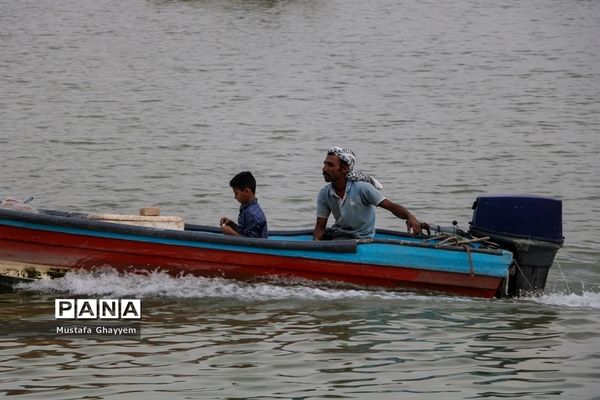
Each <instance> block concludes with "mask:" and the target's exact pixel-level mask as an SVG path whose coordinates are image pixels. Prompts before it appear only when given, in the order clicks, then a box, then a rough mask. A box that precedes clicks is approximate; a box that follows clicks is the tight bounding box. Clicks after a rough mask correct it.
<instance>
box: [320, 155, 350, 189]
mask: <svg viewBox="0 0 600 400" xmlns="http://www.w3.org/2000/svg"><path fill="white" fill-rule="evenodd" d="M347 173H348V166H346V164H344V163H342V162H341V161H340V159H339V158H338V156H335V155H333V154H328V155H327V157H325V161H323V178H325V182H335V181H337V180H338V179H340V178H341V177H344V176H346V174H347Z"/></svg>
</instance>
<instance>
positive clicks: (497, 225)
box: [470, 195, 563, 242]
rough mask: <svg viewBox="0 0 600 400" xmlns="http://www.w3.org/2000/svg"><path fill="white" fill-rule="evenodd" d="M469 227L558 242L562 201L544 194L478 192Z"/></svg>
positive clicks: (476, 229) (560, 231) (494, 232)
mask: <svg viewBox="0 0 600 400" xmlns="http://www.w3.org/2000/svg"><path fill="white" fill-rule="evenodd" d="M473 210H474V211H473V220H472V221H471V222H470V224H471V229H473V230H475V231H480V232H481V231H483V232H488V233H491V234H501V235H508V236H514V237H524V238H531V239H536V240H547V241H553V242H562V241H563V235H562V202H561V201H560V200H555V199H550V198H546V197H539V196H532V195H521V196H515V195H510V196H502V195H500V196H493V195H490V196H480V197H478V198H477V200H476V201H475V203H474V204H473Z"/></svg>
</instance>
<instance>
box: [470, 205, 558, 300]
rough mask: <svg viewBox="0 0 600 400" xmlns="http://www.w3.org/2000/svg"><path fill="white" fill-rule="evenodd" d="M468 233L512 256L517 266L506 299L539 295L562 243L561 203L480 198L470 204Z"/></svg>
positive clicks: (512, 274) (509, 283) (512, 273)
mask: <svg viewBox="0 0 600 400" xmlns="http://www.w3.org/2000/svg"><path fill="white" fill-rule="evenodd" d="M473 210H474V211H473V220H472V221H471V222H470V225H471V226H470V229H469V232H470V233H471V234H473V235H474V236H489V237H490V241H492V242H495V243H497V244H499V245H500V246H502V247H504V248H505V249H507V250H509V251H511V252H512V253H513V259H514V260H515V261H516V265H515V266H514V268H513V270H512V271H511V276H510V278H509V281H508V293H507V294H508V296H518V295H521V294H525V293H528V292H529V293H531V292H541V291H543V290H544V286H545V285H546V278H547V276H548V270H549V268H550V267H551V266H552V262H553V261H554V256H555V255H556V252H557V251H558V249H560V248H561V247H562V245H563V242H564V237H563V236H562V202H561V201H560V200H555V199H550V198H545V197H539V196H531V195H522V196H510V195H509V196H480V197H478V198H477V200H475V203H474V204H473Z"/></svg>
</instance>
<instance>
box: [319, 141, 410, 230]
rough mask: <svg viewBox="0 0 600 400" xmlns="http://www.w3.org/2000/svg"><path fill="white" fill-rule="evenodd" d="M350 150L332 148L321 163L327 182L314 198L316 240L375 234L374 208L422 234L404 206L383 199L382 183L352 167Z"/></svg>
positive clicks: (353, 161)
mask: <svg viewBox="0 0 600 400" xmlns="http://www.w3.org/2000/svg"><path fill="white" fill-rule="evenodd" d="M354 164H355V156H354V153H353V152H352V151H351V150H348V149H343V148H340V147H332V148H331V149H329V151H328V152H327V157H326V158H325V161H324V162H323V177H324V178H325V182H329V184H328V185H325V186H324V187H323V188H322V189H321V191H320V192H319V196H318V198H317V222H316V224H315V229H314V231H313V238H314V239H315V240H328V239H329V240H330V239H349V238H359V239H360V238H369V237H373V236H374V235H375V207H382V208H385V209H386V210H388V211H390V212H391V213H392V214H394V215H395V216H396V217H398V218H400V219H405V220H406V225H407V227H408V230H409V232H411V231H412V233H413V234H415V235H418V234H419V233H421V224H420V223H419V221H418V220H417V219H416V218H415V216H414V215H412V214H411V213H410V212H409V211H408V210H407V209H406V208H404V207H402V206H401V205H399V204H396V203H393V202H391V201H390V200H388V199H386V198H385V197H384V196H383V195H382V194H381V192H379V190H380V189H382V187H381V184H380V183H379V182H378V181H377V180H376V179H374V178H373V177H371V176H369V175H366V174H364V173H363V172H361V171H355V170H354ZM329 214H333V216H334V218H335V223H334V224H333V226H332V227H331V228H329V229H326V227H327V219H328V218H329Z"/></svg>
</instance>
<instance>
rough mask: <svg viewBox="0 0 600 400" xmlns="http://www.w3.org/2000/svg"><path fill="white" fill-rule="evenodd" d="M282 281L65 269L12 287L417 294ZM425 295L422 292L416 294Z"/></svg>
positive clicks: (302, 295) (244, 294) (263, 294)
mask: <svg viewBox="0 0 600 400" xmlns="http://www.w3.org/2000/svg"><path fill="white" fill-rule="evenodd" d="M279 283H286V284H285V285H283V284H277V283H244V282H239V281H234V280H227V279H220V278H203V277H196V276H191V275H185V276H179V277H174V276H171V275H169V274H167V273H165V272H162V271H155V272H150V273H145V274H134V273H126V274H123V273H119V272H117V271H115V270H112V269H105V270H99V271H98V270H96V271H77V272H69V273H67V274H66V275H65V276H64V277H62V278H59V279H54V280H40V281H36V282H31V283H21V284H19V285H17V286H16V287H15V288H16V289H22V290H30V291H35V292H42V293H50V294H51V293H67V294H69V295H95V296H104V297H132V296H133V297H137V298H148V297H168V298H234V299H238V300H279V299H314V300H338V299H347V298H355V299H360V298H363V299H364V298H371V299H372V298H377V299H400V298H406V297H407V296H411V298H416V297H418V296H416V295H414V294H411V293H398V292H388V291H370V290H358V289H336V288H329V287H315V286H314V284H313V286H306V285H302V284H301V282H298V281H288V282H279ZM419 297H422V298H426V296H419Z"/></svg>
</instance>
